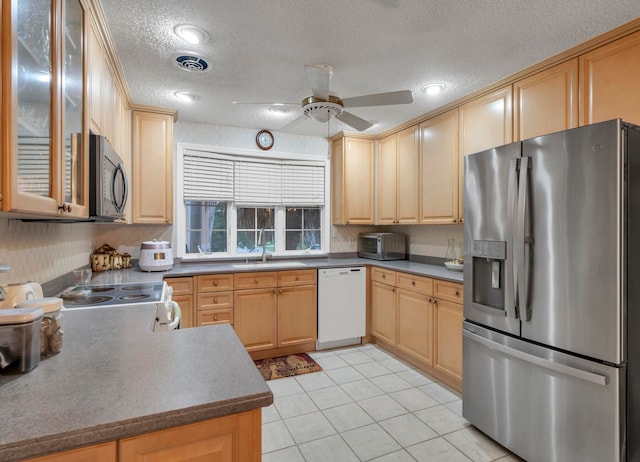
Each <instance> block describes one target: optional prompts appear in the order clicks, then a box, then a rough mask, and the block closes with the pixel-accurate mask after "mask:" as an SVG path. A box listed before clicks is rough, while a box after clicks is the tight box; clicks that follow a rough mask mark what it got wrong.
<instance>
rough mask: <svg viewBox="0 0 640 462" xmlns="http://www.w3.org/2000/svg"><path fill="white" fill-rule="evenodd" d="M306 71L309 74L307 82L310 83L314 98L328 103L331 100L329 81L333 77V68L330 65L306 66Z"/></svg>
mask: <svg viewBox="0 0 640 462" xmlns="http://www.w3.org/2000/svg"><path fill="white" fill-rule="evenodd" d="M304 71H305V72H306V74H307V82H309V86H310V87H311V92H312V93H313V96H315V97H316V98H321V99H323V100H325V101H327V100H328V99H329V81H330V80H331V76H332V75H333V67H331V66H330V65H329V64H306V65H305V66H304Z"/></svg>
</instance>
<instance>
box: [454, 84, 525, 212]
mask: <svg viewBox="0 0 640 462" xmlns="http://www.w3.org/2000/svg"><path fill="white" fill-rule="evenodd" d="M511 93H512V91H511V85H509V86H507V87H504V88H500V89H498V90H495V91H493V92H491V93H489V94H487V95H484V96H482V97H480V98H477V99H474V100H473V101H469V102H468V103H466V104H463V105H462V106H460V108H459V113H458V117H459V140H460V141H459V143H460V144H459V148H460V149H459V156H460V157H459V160H458V172H459V173H458V175H459V176H458V177H459V181H458V210H459V211H460V212H459V213H460V219H461V220H462V219H464V202H463V201H464V156H466V155H468V154H473V153H475V152H480V151H484V150H485V149H490V148H494V147H496V146H502V145H503V144H507V143H511V141H512V140H513V137H512V135H513V127H512V111H511Z"/></svg>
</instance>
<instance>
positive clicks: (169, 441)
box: [118, 409, 262, 462]
mask: <svg viewBox="0 0 640 462" xmlns="http://www.w3.org/2000/svg"><path fill="white" fill-rule="evenodd" d="M261 452H262V446H261V412H260V410H259V409H258V410H256V411H251V412H245V413H242V414H234V415H231V416H228V417H222V418H219V419H212V420H207V421H204V422H198V423H195V424H190V425H184V426H181V427H176V428H170V429H168V430H162V431H157V432H153V433H147V434H145V435H140V436H134V437H131V438H126V439H122V440H120V444H119V452H118V456H119V457H118V461H119V462H186V461H194V460H203V461H204V460H211V461H216V462H245V461H247V462H257V461H260V458H261Z"/></svg>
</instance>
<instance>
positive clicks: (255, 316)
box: [233, 287, 278, 352]
mask: <svg viewBox="0 0 640 462" xmlns="http://www.w3.org/2000/svg"><path fill="white" fill-rule="evenodd" d="M233 303H234V316H233V318H234V329H235V331H236V334H237V335H238V338H240V341H241V342H242V344H243V345H244V347H245V348H246V349H247V351H249V352H251V351H255V350H264V349H270V348H276V347H277V346H278V289H277V288H275V287H274V288H272V289H245V290H236V291H235V293H234V299H233Z"/></svg>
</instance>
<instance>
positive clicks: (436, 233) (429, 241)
mask: <svg viewBox="0 0 640 462" xmlns="http://www.w3.org/2000/svg"><path fill="white" fill-rule="evenodd" d="M384 231H387V232H396V233H404V234H406V236H407V242H408V243H409V249H408V251H409V253H410V254H411V255H422V256H429V257H439V258H444V257H445V256H446V254H447V244H448V241H449V238H454V239H455V250H456V256H457V257H458V258H460V257H462V249H463V246H464V242H463V225H404V226H385V227H384Z"/></svg>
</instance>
